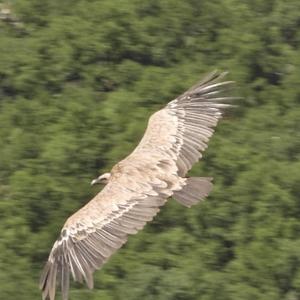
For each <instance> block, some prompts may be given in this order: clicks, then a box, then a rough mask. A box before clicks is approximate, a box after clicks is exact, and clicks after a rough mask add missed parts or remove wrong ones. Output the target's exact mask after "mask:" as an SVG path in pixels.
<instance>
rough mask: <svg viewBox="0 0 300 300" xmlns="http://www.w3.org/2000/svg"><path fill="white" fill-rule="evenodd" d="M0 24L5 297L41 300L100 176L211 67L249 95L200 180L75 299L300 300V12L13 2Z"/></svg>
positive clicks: (226, 0)
mask: <svg viewBox="0 0 300 300" xmlns="http://www.w3.org/2000/svg"><path fill="white" fill-rule="evenodd" d="M13 4H14V5H12V6H11V10H12V12H13V14H14V15H15V16H17V18H18V20H20V21H21V22H22V24H23V27H22V30H20V29H19V28H18V27H16V26H12V24H11V23H9V22H4V21H1V20H0V40H1V43H0V141H1V147H0V232H1V235H0V298H1V299H6V300H10V299H20V300H29V299H30V300H32V299H39V297H40V293H39V291H38V288H37V282H38V277H39V274H40V271H41V268H42V266H43V264H44V262H45V260H46V259H47V255H48V253H49V251H50V249H51V246H52V244H53V242H54V240H55V238H56V237H57V235H58V232H59V229H60V227H61V226H62V225H63V222H64V221H65V219H66V218H67V217H68V216H69V215H70V214H72V213H73V212H74V211H76V210H77V209H78V208H80V207H81V206H82V205H83V204H84V203H86V202H87V201H88V200H89V199H90V198H91V197H92V195H94V194H95V193H96V192H97V191H98V190H97V189H96V188H95V189H91V188H90V186H89V182H90V180H91V179H92V178H94V177H95V176H96V175H97V174H98V173H99V172H104V171H108V170H109V169H110V168H111V167H112V166H113V164H115V163H116V162H117V161H119V160H120V159H122V158H123V157H125V156H126V155H127V154H128V153H129V152H130V151H131V150H132V149H134V147H135V145H136V144H137V142H138V140H139V138H141V136H142V135H143V132H144V129H145V126H146V123H147V118H148V117H149V116H150V115H151V113H152V112H154V111H155V110H157V109H159V108H160V107H162V106H163V105H164V104H165V103H166V102H167V101H169V100H171V99H173V98H174V97H176V95H178V94H179V93H181V92H182V91H184V90H185V89H186V88H188V87H189V86H190V85H191V84H193V83H194V82H195V81H197V80H198V78H199V77H200V76H201V74H203V73H205V72H209V71H212V70H213V69H215V68H221V69H226V70H229V71H230V72H231V73H230V75H229V79H233V80H236V81H237V82H238V84H237V86H238V88H237V91H236V92H235V93H236V94H238V95H240V96H243V99H242V100H240V101H239V102H238V103H237V105H238V106H237V108H235V109H234V110H232V111H231V112H229V113H228V114H227V116H226V117H225V119H224V120H223V121H222V122H221V124H220V126H219V127H218V128H217V130H216V134H215V135H214V137H213V138H212V140H211V142H210V144H209V147H208V149H207V151H206V153H205V155H204V159H203V161H202V163H200V164H199V165H197V166H195V168H194V169H193V170H192V171H191V174H193V175H200V176H201V175H202V176H213V177H214V178H215V187H214V191H213V192H212V194H211V195H210V196H209V197H208V200H207V201H205V202H204V203H202V204H201V205H199V206H196V207H193V208H192V209H185V208H183V207H181V206H180V205H179V204H177V203H175V202H174V201H172V200H170V201H169V202H168V204H167V205H166V206H165V207H164V208H163V209H162V211H161V213H160V214H159V216H157V217H156V218H155V220H154V221H153V222H152V223H151V224H149V225H147V226H146V228H145V229H144V231H142V232H140V233H139V234H138V235H136V236H132V237H130V238H129V241H128V243H127V244H126V245H125V246H124V247H123V248H122V249H121V250H120V251H119V252H118V253H117V254H115V255H114V256H113V257H112V258H111V260H110V261H109V263H107V264H106V265H105V266H104V267H103V269H102V270H101V271H100V272H96V273H95V290H93V291H89V290H87V289H86V288H82V287H81V286H80V285H79V284H74V285H73V287H75V288H72V289H71V292H70V296H71V299H73V300H79V299H90V300H92V299H97V300H100V299H103V300H112V299H117V300H119V299H120V300H121V299H149V300H151V299H164V300H165V299H169V300H182V299H184V300H195V299H197V300H198V299H199V300H218V299H220V300H247V299H249V300H250V299H251V300H252V299H257V300H268V299H270V300H276V299H278V300H294V299H299V298H300V271H299V270H300V254H299V253H300V252H299V248H300V222H299V216H300V206H299V195H300V163H299V161H300V160H299V159H300V154H299V153H300V125H299V124H300V123H299V120H300V110H299V109H298V107H299V103H300V85H299V82H300V73H299V67H300V51H299V50H300V34H299V33H300V25H299V24H300V22H299V20H300V4H299V1H296V0H290V1H279V0H269V1H262V0H255V1H250V0H249V1H237V0H222V1H220V0H203V1H196V0H188V1H178V0H162V1H158V0H155V1H143V2H141V1H124V0H116V1H109V0H103V1H84V0H80V1H68V0H65V1H57V0H51V1H50V0H47V1H38V0H23V1H14V2H13Z"/></svg>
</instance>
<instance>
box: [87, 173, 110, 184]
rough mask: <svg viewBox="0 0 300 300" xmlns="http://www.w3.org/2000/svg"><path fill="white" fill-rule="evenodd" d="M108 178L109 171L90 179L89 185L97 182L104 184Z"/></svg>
mask: <svg viewBox="0 0 300 300" xmlns="http://www.w3.org/2000/svg"><path fill="white" fill-rule="evenodd" d="M109 178H110V173H104V174H102V175H100V176H99V177H98V178H95V179H93V180H92V181H91V185H94V184H97V183H102V184H106V183H107V182H108V180H109Z"/></svg>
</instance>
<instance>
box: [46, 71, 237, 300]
mask: <svg viewBox="0 0 300 300" xmlns="http://www.w3.org/2000/svg"><path fill="white" fill-rule="evenodd" d="M224 75H225V73H218V72H214V73H212V74H210V75H208V76H207V77H206V78H204V80H202V81H201V82H199V83H198V84H196V85H195V86H193V87H192V88H190V89H189V90H188V91H186V92H185V93H184V94H182V95H180V96H179V97H178V98H176V99H175V100H173V101H171V102H169V103H168V104H167V105H166V106H165V107H164V108H163V109H161V110H159V111H157V112H155V113H154V114H153V115H152V116H151V117H150V119H149V122H148V127H147V129H146V132H145V134H144V136H143V138H142V140H141V141H140V143H139V145H138V146H137V147H136V148H135V150H134V151H133V152H132V153H131V154H130V155H129V156H127V157H126V158H125V159H123V160H122V161H120V162H119V163H117V164H116V165H115V166H114V167H113V168H112V170H111V172H110V173H105V174H104V175H101V176H99V177H98V178H97V179H94V180H93V181H92V184H95V183H106V185H105V187H104V188H103V189H102V191H101V192H99V193H98V194H97V195H96V196H95V197H94V198H93V199H92V200H91V201H90V202H88V203H87V204H86V205H85V206H84V207H82V208H81V209H80V210H79V211H77V212H76V213H75V214H73V215H72V216H71V217H70V218H69V219H68V220H67V221H66V223H65V225H64V226H63V228H62V230H61V233H60V236H59V238H58V239H57V241H56V242H55V243H54V245H53V248H52V250H51V252H50V255H49V258H48V261H47V263H46V265H45V267H44V270H43V272H42V275H41V278H40V288H41V290H42V295H43V299H47V298H48V297H49V298H50V300H53V299H54V298H55V290H56V285H57V284H58V285H60V286H61V291H62V298H63V299H64V300H67V299H68V291H69V277H70V273H71V274H72V277H73V279H74V280H75V281H79V282H82V281H83V279H84V280H85V281H86V283H87V285H88V287H89V288H93V272H94V271H95V270H97V269H99V268H101V266H102V265H103V263H105V262H106V261H107V260H108V259H109V257H110V256H111V255H112V254H113V253H115V252H116V250H117V249H119V248H120V247H121V246H122V245H123V244H124V243H125V242H126V240H127V236H128V235H129V234H135V233H137V231H138V230H140V229H142V228H143V227H144V225H145V224H146V222H148V221H151V220H152V219H153V217H154V216H155V215H156V214H157V213H158V211H159V209H160V206H162V205H164V204H165V203H166V201H167V200H168V198H170V197H173V198H174V199H175V200H177V201H178V202H179V203H181V204H182V205H184V206H187V207H190V206H192V205H194V204H196V203H197V202H199V201H201V200H203V199H204V198H205V197H206V196H207V195H208V194H209V192H210V191H211V189H212V183H211V181H212V178H210V177H190V178H189V177H186V174H187V172H188V171H189V170H190V169H191V167H192V166H193V164H195V163H196V162H197V161H198V160H199V159H200V158H201V157H202V152H203V151H204V150H205V149H206V147H207V143H208V141H209V138H210V137H211V136H212V134H213V132H214V130H213V128H214V127H215V126H216V125H217V123H218V120H219V119H220V118H221V116H222V111H223V109H224V108H226V107H227V106H229V104H225V103H226V102H227V101H228V100H231V99H232V97H226V96H224V95H222V92H223V91H224V90H225V89H226V87H228V85H230V84H231V83H232V82H230V81H222V78H223V77H224Z"/></svg>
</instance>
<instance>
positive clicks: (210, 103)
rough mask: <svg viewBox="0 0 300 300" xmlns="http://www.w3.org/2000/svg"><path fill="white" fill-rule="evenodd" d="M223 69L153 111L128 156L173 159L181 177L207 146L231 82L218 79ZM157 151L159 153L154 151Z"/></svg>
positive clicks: (221, 75) (227, 99) (222, 108)
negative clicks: (141, 134)
mask: <svg viewBox="0 0 300 300" xmlns="http://www.w3.org/2000/svg"><path fill="white" fill-rule="evenodd" d="M225 75H226V73H218V72H214V73H211V74H209V75H208V76H207V77H206V78H205V79H204V80H202V81H201V82H199V83H198V84H196V85H195V86H193V87H192V88H190V89H189V90H188V91H186V92H185V93H184V94H182V95H181V96H179V97H178V98H176V99H175V100H173V101H171V102H170V103H169V104H168V105H167V106H166V107H165V108H164V109H162V110H160V111H158V112H156V113H154V114H153V115H152V116H151V118H150V120H149V123H148V127H147V130H146V132H145V135H144V137H143V139H142V140H141V142H140V144H139V145H138V146H137V148H136V149H135V151H134V152H133V153H132V156H133V157H134V158H135V159H136V157H139V156H142V155H147V154H148V153H151V154H150V155H154V153H155V154H156V155H160V156H161V157H163V158H164V159H165V161H166V160H167V159H168V160H170V161H171V160H172V161H174V162H175V163H176V166H177V174H178V175H179V176H181V177H184V176H185V174H186V173H187V172H188V170H190V169H191V167H192V166H193V164H194V163H196V162H197V161H198V160H199V159H200V158H201V157H202V152H203V151H204V150H205V149H206V148H207V144H208V141H209V139H210V137H211V136H212V135H213V133H214V129H213V128H214V127H215V126H216V125H217V123H218V120H219V119H220V118H221V117H222V113H223V111H224V109H225V108H226V107H228V106H230V105H229V104H227V102H228V101H230V100H232V99H233V97H226V96H224V94H223V93H224V91H225V90H226V89H227V88H228V86H229V85H231V84H232V82H231V81H222V79H223V77H224V76H225ZM158 153H159V154H158Z"/></svg>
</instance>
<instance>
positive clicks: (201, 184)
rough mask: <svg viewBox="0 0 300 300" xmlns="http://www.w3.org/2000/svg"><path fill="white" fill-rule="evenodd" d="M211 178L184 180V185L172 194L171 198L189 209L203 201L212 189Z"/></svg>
mask: <svg viewBox="0 0 300 300" xmlns="http://www.w3.org/2000/svg"><path fill="white" fill-rule="evenodd" d="M211 181H212V177H190V178H187V180H186V185H185V186H184V187H183V188H182V189H181V190H180V191H176V192H174V194H173V198H174V199H175V200H176V201H177V202H179V203H180V204H182V205H184V206H187V207H191V206H192V205H194V204H196V203H198V202H199V201H201V200H204V198H205V197H207V196H208V194H209V192H210V191H211V189H212V186H213V184H212V182H211Z"/></svg>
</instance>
